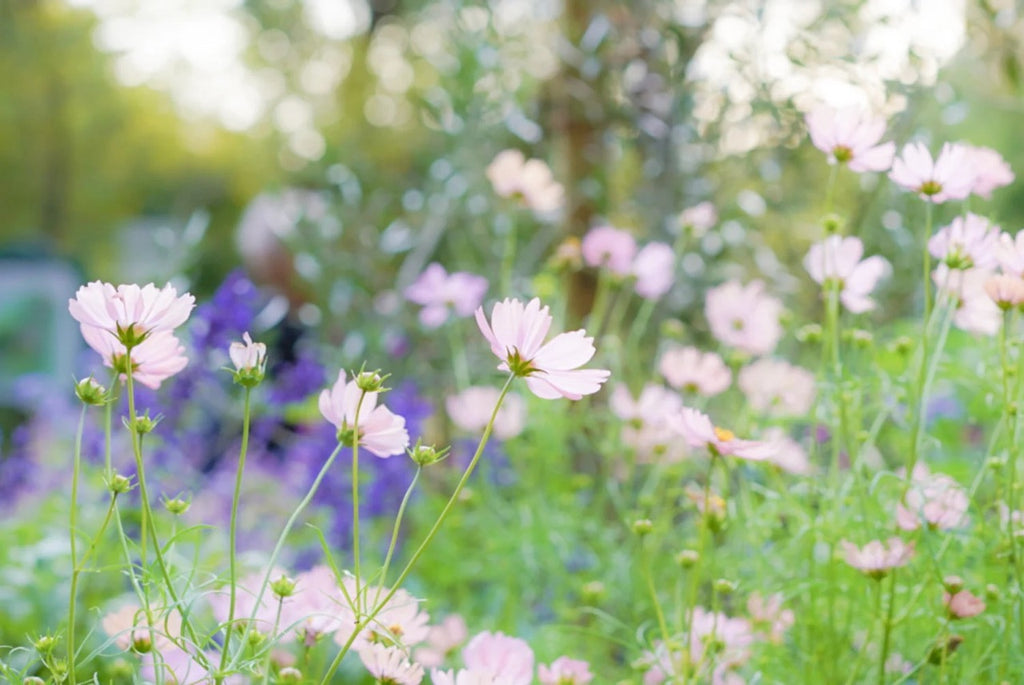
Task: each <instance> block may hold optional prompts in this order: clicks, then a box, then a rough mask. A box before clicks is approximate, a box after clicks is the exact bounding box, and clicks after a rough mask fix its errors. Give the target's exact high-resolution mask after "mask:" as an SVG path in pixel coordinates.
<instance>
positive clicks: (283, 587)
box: [270, 575, 295, 599]
mask: <svg viewBox="0 0 1024 685" xmlns="http://www.w3.org/2000/svg"><path fill="white" fill-rule="evenodd" d="M270 591H271V592H273V593H274V594H275V595H276V596H277V597H278V598H280V599H284V598H285V597H291V596H292V595H294V594H295V581H294V580H292V579H291V578H289V577H288V576H285V575H282V576H281V577H280V578H278V579H277V580H275V581H273V582H271V583H270Z"/></svg>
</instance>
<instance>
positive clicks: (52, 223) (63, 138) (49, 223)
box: [39, 71, 71, 245]
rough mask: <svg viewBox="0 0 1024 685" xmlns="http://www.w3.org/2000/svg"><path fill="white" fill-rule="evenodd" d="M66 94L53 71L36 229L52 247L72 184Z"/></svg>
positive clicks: (61, 227)
mask: <svg viewBox="0 0 1024 685" xmlns="http://www.w3.org/2000/svg"><path fill="white" fill-rule="evenodd" d="M67 101H68V91H67V86H66V85H65V84H64V81H63V79H61V77H60V75H59V74H58V73H56V71H54V72H52V73H51V75H50V79H49V82H48V83H47V85H46V100H45V116H46V129H47V130H46V138H45V142H44V145H45V150H44V151H43V155H44V158H43V178H42V188H41V190H40V200H41V201H40V207H39V228H40V230H41V231H42V233H43V235H44V236H46V238H47V239H48V240H49V242H50V244H51V245H57V244H60V243H61V241H62V239H63V238H64V234H65V231H66V226H65V224H66V222H67V203H68V199H69V198H68V188H69V187H70V181H71V159H70V156H71V140H70V137H71V136H70V134H69V132H68V127H67V124H66V117H67Z"/></svg>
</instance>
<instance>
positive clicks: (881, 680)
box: [878, 569, 896, 685]
mask: <svg viewBox="0 0 1024 685" xmlns="http://www.w3.org/2000/svg"><path fill="white" fill-rule="evenodd" d="M878 591H879V592H881V591H882V588H881V587H879V588H878ZM895 606H896V571H895V569H894V570H892V571H890V574H889V606H888V608H887V609H886V613H885V618H884V619H883V623H882V655H881V657H880V658H879V660H878V685H885V662H886V661H888V660H889V638H890V637H891V635H892V614H893V608H894V607H895Z"/></svg>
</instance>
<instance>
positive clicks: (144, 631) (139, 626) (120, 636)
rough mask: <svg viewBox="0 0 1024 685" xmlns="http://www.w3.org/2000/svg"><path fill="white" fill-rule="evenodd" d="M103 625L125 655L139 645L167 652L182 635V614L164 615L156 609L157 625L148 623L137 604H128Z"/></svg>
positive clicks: (101, 622)
mask: <svg viewBox="0 0 1024 685" xmlns="http://www.w3.org/2000/svg"><path fill="white" fill-rule="evenodd" d="M100 625H101V626H102V627H103V632H105V633H106V634H107V635H109V636H110V637H112V638H114V644H116V645H117V646H118V647H120V648H121V649H122V650H124V651H126V652H127V651H128V650H130V649H132V648H133V647H134V646H135V645H138V646H139V647H141V648H142V650H145V649H156V650H157V651H161V650H163V649H164V648H165V647H167V646H169V645H171V644H172V639H174V638H177V637H178V636H179V635H180V633H181V614H179V613H178V612H177V611H171V612H169V613H164V611H163V609H158V608H153V623H152V624H149V623H148V622H147V620H146V612H145V611H144V610H143V609H142V608H141V607H140V606H138V605H137V604H126V605H124V606H123V607H121V608H120V609H118V610H117V611H114V612H112V613H109V614H106V615H105V616H104V617H103V619H102V620H101V621H100Z"/></svg>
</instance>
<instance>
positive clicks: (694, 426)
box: [675, 407, 775, 461]
mask: <svg viewBox="0 0 1024 685" xmlns="http://www.w3.org/2000/svg"><path fill="white" fill-rule="evenodd" d="M675 425H676V429H677V430H678V431H679V433H680V435H682V436H683V438H684V439H685V440H686V442H687V443H688V444H689V445H690V447H704V448H706V449H708V450H709V451H711V452H713V453H714V454H718V455H721V456H734V457H739V458H740V459H749V460H751V461H763V460H765V459H769V458H771V456H772V455H773V454H774V453H775V446H774V445H773V444H771V443H769V442H762V441H759V440H741V439H739V438H737V437H736V434H735V433H733V432H732V431H730V430H726V429H725V428H719V427H718V426H716V425H714V424H713V423H711V419H710V418H708V415H707V414H704V413H702V412H700V411H697V410H696V409H692V408H690V407H683V410H682V411H681V412H680V413H679V414H678V416H677V417H676V424H675Z"/></svg>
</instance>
